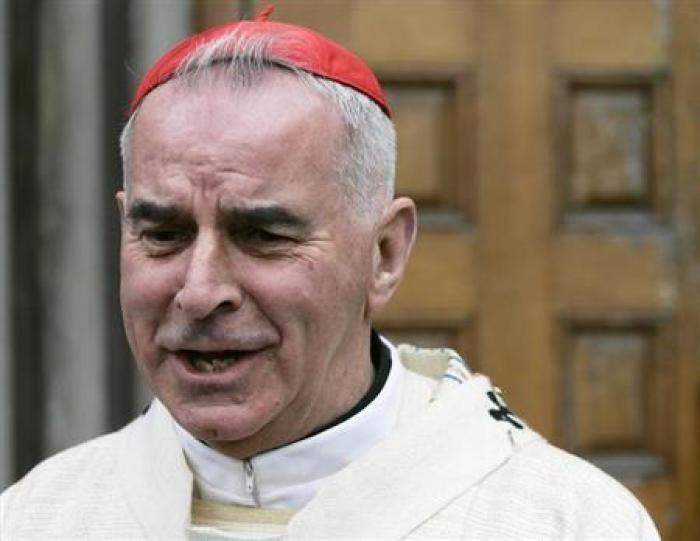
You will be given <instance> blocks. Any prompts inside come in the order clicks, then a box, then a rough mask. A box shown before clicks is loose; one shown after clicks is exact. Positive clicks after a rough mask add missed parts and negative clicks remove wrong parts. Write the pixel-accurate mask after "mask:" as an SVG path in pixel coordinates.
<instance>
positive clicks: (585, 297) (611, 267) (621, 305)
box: [553, 232, 676, 318]
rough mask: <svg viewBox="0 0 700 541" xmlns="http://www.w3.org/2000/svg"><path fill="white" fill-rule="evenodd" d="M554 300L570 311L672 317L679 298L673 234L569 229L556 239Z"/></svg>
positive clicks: (588, 313)
mask: <svg viewBox="0 0 700 541" xmlns="http://www.w3.org/2000/svg"><path fill="white" fill-rule="evenodd" d="M553 256H554V259H555V261H554V274H555V276H556V287H555V289H554V292H553V293H554V295H553V300H554V301H555V303H556V307H557V309H558V310H559V311H560V312H561V313H562V314H566V315H568V316H575V315H578V316H590V315H592V314H615V313H618V314H625V313H632V314H635V317H636V316H638V315H639V314H645V315H647V316H648V317H651V318H658V317H664V316H668V314H670V313H671V311H672V309H673V306H674V301H675V298H676V289H675V285H676V284H675V280H676V277H675V266H674V265H673V259H672V257H673V252H672V251H671V249H670V248H669V239H668V235H667V234H663V233H662V234H648V235H640V234H635V235H624V234H614V233H607V234H604V233H600V232H595V233H592V234H584V233H564V234H562V235H560V237H559V238H558V239H557V240H556V242H555V243H554V244H553Z"/></svg>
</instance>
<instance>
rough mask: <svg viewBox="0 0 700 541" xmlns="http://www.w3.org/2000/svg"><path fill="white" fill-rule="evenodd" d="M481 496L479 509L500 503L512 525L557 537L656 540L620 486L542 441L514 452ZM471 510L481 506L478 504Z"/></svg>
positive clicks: (639, 509)
mask: <svg viewBox="0 0 700 541" xmlns="http://www.w3.org/2000/svg"><path fill="white" fill-rule="evenodd" d="M480 492H481V495H482V502H481V503H483V504H484V505H489V500H490V501H491V504H492V503H493V501H499V502H500V503H501V504H502V505H503V508H504V509H510V510H511V511H512V512H513V514H512V515H511V520H516V521H523V522H524V523H527V522H530V523H531V524H532V525H534V524H537V525H538V527H539V526H545V525H547V526H548V527H550V528H552V531H551V532H550V533H556V535H559V536H562V535H563V536H565V537H572V538H577V539H578V538H591V537H608V538H609V537H617V538H641V539H657V538H658V534H657V533H656V529H655V527H654V525H653V522H652V521H651V519H650V518H649V515H648V514H647V512H646V510H645V509H644V507H643V506H642V505H641V504H640V503H639V501H638V500H637V499H636V498H635V497H634V496H633V495H632V493H630V492H629V491H628V490H627V489H626V488H625V487H624V486H622V485H621V484H620V483H619V482H618V481H616V480H615V479H613V478H612V477H610V476H609V475H607V474H606V473H604V472H603V471H601V470H599V469H598V468H596V467H595V466H593V465H592V464H590V463H588V462H586V461H585V460H582V459H581V458H579V457H576V456H574V455H572V454H570V453H567V452H565V451H563V450H561V449H558V448H556V447H554V446H552V445H550V444H548V443H547V442H546V441H544V440H535V441H532V442H530V443H529V444H527V445H526V446H524V447H522V448H521V449H519V450H518V451H517V452H515V453H514V454H513V455H512V457H511V458H510V459H509V460H508V461H506V462H505V463H504V464H503V466H502V467H501V468H499V469H498V470H497V471H495V472H494V473H493V474H492V475H491V476H489V478H487V479H486V480H484V483H483V486H482V487H481V491H480ZM474 505H475V506H476V507H478V506H479V505H481V504H480V502H479V499H477V500H475V502H474ZM514 517H515V518H514ZM523 526H525V524H524V525H523ZM542 533H546V532H542Z"/></svg>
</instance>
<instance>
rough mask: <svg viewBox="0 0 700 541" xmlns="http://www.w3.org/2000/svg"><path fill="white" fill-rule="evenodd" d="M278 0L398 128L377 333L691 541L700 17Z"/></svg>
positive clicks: (584, 3)
mask: <svg viewBox="0 0 700 541" xmlns="http://www.w3.org/2000/svg"><path fill="white" fill-rule="evenodd" d="M274 3H275V5H276V7H277V10H276V13H275V15H274V16H273V18H274V19H277V20H281V21H290V22H297V23H300V24H304V25H307V26H310V27H313V28H316V29H318V30H319V31H321V32H323V33H325V34H327V35H329V36H331V37H333V38H335V39H336V40H338V41H339V42H341V43H343V44H345V45H347V46H348V47H350V48H351V49H353V50H355V51H357V52H358V53H359V54H360V55H362V56H363V57H364V58H365V59H367V61H368V62H369V63H370V64H371V65H372V67H373V68H374V69H375V70H376V72H377V73H378V75H379V76H380V78H381V79H382V81H383V83H384V86H385V88H386V89H387V91H388V94H389V97H390V101H391V105H392V107H393V110H394V112H395V119H396V124H397V129H398V133H399V143H398V147H399V161H398V191H399V193H401V194H405V195H409V196H411V197H413V198H414V199H415V200H416V201H417V202H418V204H419V207H420V220H421V222H420V236H419V239H418V242H417V246H416V248H415V253H414V256H413V260H412V263H411V265H410V268H409V270H408V274H407V276H406V278H405V282H404V284H403V285H402V287H401V289H400V291H399V293H398V295H397V296H396V298H395V299H394V300H393V302H392V304H391V306H390V307H389V308H388V309H387V310H386V312H385V313H384V314H383V316H382V317H381V319H380V321H379V322H378V324H379V326H380V328H381V329H382V330H383V331H384V332H385V333H386V334H388V335H389V336H390V337H392V338H394V339H395V340H398V341H404V340H405V341H410V342H413V343H418V344H424V345H438V346H450V347H453V348H455V349H458V350H460V351H461V352H463V353H464V354H466V356H467V357H468V359H469V362H470V364H471V365H472V367H473V368H474V369H476V370H478V371H483V372H485V373H487V374H488V375H489V376H491V378H492V379H493V380H494V382H496V383H497V384H498V385H499V386H500V387H502V388H503V389H504V391H505V393H506V398H508V400H509V402H510V405H511V407H513V408H514V409H515V410H516V411H518V412H519V413H520V414H521V415H522V416H523V417H524V418H525V419H527V420H528V421H529V423H530V424H531V425H532V426H533V427H534V428H535V429H537V430H538V431H540V432H541V433H542V434H543V435H545V436H546V437H547V438H548V439H550V440H551V441H552V442H553V443H555V444H557V445H559V446H562V447H564V448H566V449H568V450H570V451H572V452H575V453H577V454H580V455H581V456H584V457H585V458H587V459H589V460H591V461H592V462H594V463H595V464H598V465H599V466H600V467H602V468H603V469H605V470H607V471H608V472H610V473H611V474H612V475H614V476H615V477H617V478H618V479H620V481H622V482H623V483H625V484H626V485H627V486H628V487H629V488H630V489H631V490H632V491H633V492H635V493H636V494H637V496H638V497H639V498H641V500H642V501H643V502H644V503H645V505H646V506H647V507H648V509H649V511H650V512H651V513H652V515H653V517H654V519H655V521H656V523H657V525H658V527H659V529H660V531H661V532H662V536H663V537H664V539H697V536H698V535H700V531H699V529H698V520H699V519H698V516H699V515H700V508H699V507H698V501H699V500H700V497H699V495H698V491H699V490H700V488H699V487H700V482H699V477H700V474H699V470H700V468H698V462H699V461H700V460H699V457H698V449H699V445H698V437H699V436H698V426H700V361H699V358H700V338H697V337H696V335H700V333H698V332H696V329H698V328H700V278H698V276H700V268H699V265H700V261H699V259H698V254H699V253H700V236H699V235H700V233H699V230H700V218H699V217H698V216H699V215H700V189H699V188H698V183H700V174H699V173H700V162H699V159H698V156H700V74H699V72H700V65H699V63H700V3H698V2H696V1H695V0H686V1H683V0H680V1H678V2H677V3H675V4H671V3H670V2H657V1H653V0H620V1H594V0H590V1H588V0H569V1H545V0H542V1H536V0H512V1H489V2H467V1H462V0H408V1H398V0H396V1H388V0H334V1H323V2H321V1H309V0H306V1H304V0H288V1H282V0H279V1H277V2H274ZM260 4H262V3H261V2H238V3H235V2H218V1H201V0H200V2H199V3H198V11H197V16H198V20H199V21H200V24H202V25H206V24H211V23H212V22H221V21H223V20H225V19H226V18H233V17H236V16H238V15H240V14H242V13H247V14H250V13H254V12H255V11H257V9H259V7H260Z"/></svg>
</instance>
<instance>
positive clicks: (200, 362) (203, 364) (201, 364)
mask: <svg viewBox="0 0 700 541" xmlns="http://www.w3.org/2000/svg"><path fill="white" fill-rule="evenodd" d="M194 367H195V368H196V369H197V370H199V371H200V372H212V371H213V370H214V367H213V366H212V365H211V363H209V362H207V361H205V360H204V359H202V358H201V357H197V358H196V359H195V360H194Z"/></svg>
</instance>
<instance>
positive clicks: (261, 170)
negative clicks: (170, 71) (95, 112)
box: [128, 68, 344, 187]
mask: <svg viewBox="0 0 700 541" xmlns="http://www.w3.org/2000/svg"><path fill="white" fill-rule="evenodd" d="M208 71H210V72H211V73H208V74H206V75H203V76H202V75H200V76H198V77H196V78H195V79H194V80H177V79H176V80H173V81H171V82H170V83H167V84H165V85H162V86H161V87H159V88H158V89H156V90H155V91H154V92H152V93H151V94H150V95H149V96H148V97H147V98H146V99H145V100H144V102H143V104H142V106H141V109H140V110H139V112H138V114H137V116H136V117H135V120H134V124H133V131H132V134H131V141H130V164H129V167H130V171H129V172H128V173H129V178H130V179H132V180H134V181H136V183H143V182H146V183H149V182H151V181H153V180H156V179H158V178H162V177H168V175H175V176H177V175H180V176H182V175H186V176H188V179H189V180H190V181H193V180H195V178H196V177H198V176H202V177H203V178H205V177H206V178H208V180H209V183H210V184H212V183H215V181H216V179H217V175H219V174H220V176H221V177H222V178H223V177H227V176H228V177H230V176H242V177H246V178H249V179H265V180H276V181H284V184H280V187H283V186H290V185H293V184H295V183H298V182H301V181H307V182H308V181H313V180H315V179H318V178H323V179H324V181H325V182H333V180H334V179H331V178H329V177H330V176H331V175H332V172H333V170H334V164H335V161H336V153H337V150H338V148H339V144H340V142H341V140H342V132H343V129H344V128H343V124H342V119H341V116H340V114H339V112H338V111H337V110H336V109H335V107H334V105H332V103H331V102H330V100H328V99H327V98H325V97H323V96H321V95H320V94H318V93H317V92H316V91H314V90H312V89H310V88H309V87H308V86H307V85H305V84H304V83H303V82H302V81H300V80H298V79H297V78H296V76H294V75H293V74H291V73H287V72H285V71H281V70H268V71H266V72H263V74H262V75H261V77H260V78H259V79H258V80H257V81H256V82H255V83H254V84H253V85H247V86H237V85H236V83H235V82H234V81H231V80H230V79H229V78H228V77H226V76H225V74H224V73H223V72H221V71H219V70H217V69H216V68H213V69H211V70H208ZM334 184H335V182H334Z"/></svg>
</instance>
